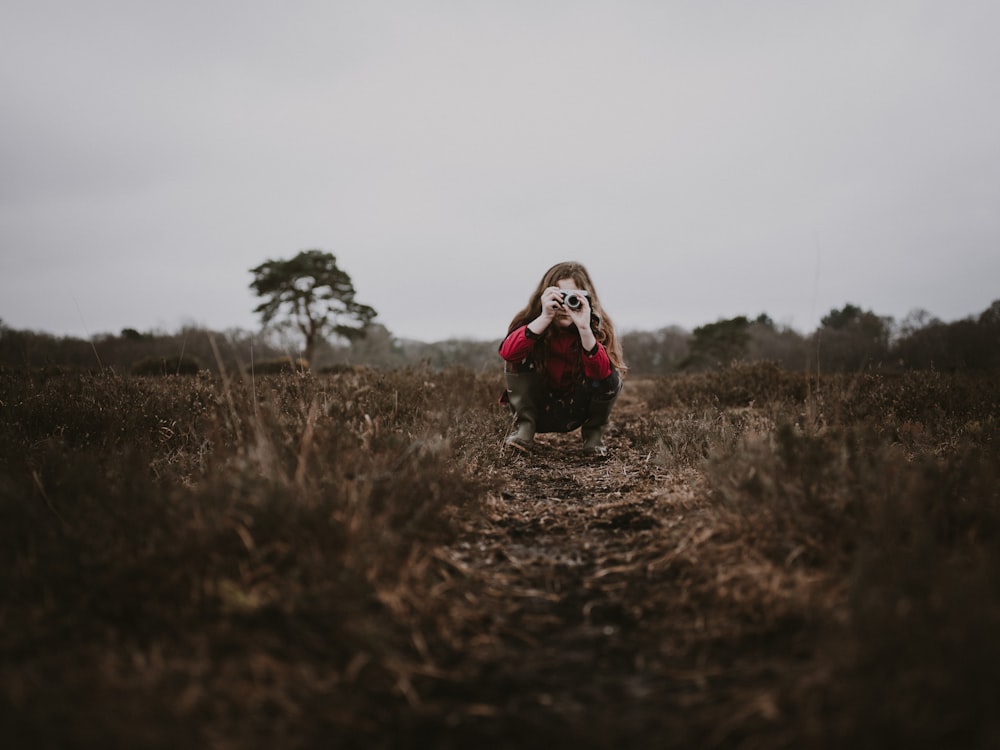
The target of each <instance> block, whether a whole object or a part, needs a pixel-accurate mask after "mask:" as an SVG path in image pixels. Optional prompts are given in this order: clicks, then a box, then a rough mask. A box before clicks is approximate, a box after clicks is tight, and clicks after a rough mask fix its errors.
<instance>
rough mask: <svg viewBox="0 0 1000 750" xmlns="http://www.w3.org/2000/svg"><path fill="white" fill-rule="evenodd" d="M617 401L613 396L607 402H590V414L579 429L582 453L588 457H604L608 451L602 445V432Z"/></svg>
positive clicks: (615, 396)
mask: <svg viewBox="0 0 1000 750" xmlns="http://www.w3.org/2000/svg"><path fill="white" fill-rule="evenodd" d="M617 400H618V395H617V394H615V395H614V396H613V397H612V398H611V399H609V400H607V401H598V400H596V399H595V400H593V401H591V402H590V414H589V415H588V416H587V421H585V422H584V423H583V427H582V428H581V429H580V435H581V437H582V438H583V452H584V453H586V454H587V455H588V456H606V455H608V449H607V448H606V447H605V445H604V431H605V430H606V429H607V427H608V420H609V419H610V417H611V407H613V406H614V404H615V401H617Z"/></svg>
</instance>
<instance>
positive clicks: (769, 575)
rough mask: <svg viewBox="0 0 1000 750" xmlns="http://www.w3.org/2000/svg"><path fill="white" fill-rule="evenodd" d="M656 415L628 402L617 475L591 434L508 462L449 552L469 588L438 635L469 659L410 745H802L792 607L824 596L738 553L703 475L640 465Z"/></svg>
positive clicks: (462, 587)
mask: <svg viewBox="0 0 1000 750" xmlns="http://www.w3.org/2000/svg"><path fill="white" fill-rule="evenodd" d="M644 409H645V405H644V403H643V401H642V398H641V393H639V394H636V393H634V392H631V393H630V391H629V390H626V391H625V392H624V393H623V395H622V396H621V398H620V399H619V402H618V404H617V406H616V410H615V415H614V417H613V418H614V421H613V424H612V427H611V429H610V430H609V434H608V435H607V436H606V443H607V445H608V448H609V455H608V456H607V457H605V458H598V459H595V458H593V457H588V456H585V455H584V454H583V453H582V451H581V450H580V447H579V441H580V438H579V434H578V433H576V434H570V435H561V434H546V435H539V436H538V437H537V438H536V447H535V450H534V451H533V452H531V453H530V454H521V453H514V452H513V451H511V453H509V454H508V455H507V461H508V463H507V476H506V477H505V479H504V488H503V491H502V493H501V494H500V496H499V497H498V498H496V500H495V501H493V502H492V503H491V505H490V507H489V509H488V513H487V514H486V520H485V522H481V523H476V524H474V525H471V526H469V527H468V528H467V529H466V531H465V533H464V534H463V536H462V538H461V539H460V540H459V541H458V543H456V544H454V545H451V546H450V547H448V548H446V549H445V550H444V551H443V552H442V559H443V561H445V562H446V563H447V566H450V567H451V568H452V569H453V571H454V579H453V580H451V581H446V582H445V583H444V584H443V586H442V591H441V593H442V596H445V597H447V599H448V604H447V607H448V610H449V615H448V616H447V618H446V619H447V620H448V621H449V622H444V623H442V622H438V623H437V625H436V629H437V630H438V631H439V632H442V633H448V632H452V644H451V646H450V648H451V649H461V650H462V651H463V652H464V658H462V659H461V660H460V661H459V662H458V663H457V664H455V665H454V671H453V672H452V673H451V674H450V675H449V676H448V677H447V678H446V679H442V680H431V681H430V682H429V684H427V685H425V686H423V688H422V689H420V690H415V691H414V695H413V704H414V709H415V712H416V714H417V715H418V716H419V715H421V714H422V715H424V716H425V717H426V719H427V722H426V723H425V724H424V725H423V726H422V727H419V726H418V727H411V729H416V730H417V731H418V732H419V731H420V730H423V731H426V732H428V733H430V734H432V735H434V737H433V740H432V739H431V737H430V736H427V737H426V740H427V742H428V743H429V744H433V745H434V746H454V747H462V746H469V743H475V744H477V745H479V746H492V747H521V748H523V747H543V746H544V747H553V746H556V747H702V748H704V747H722V746H725V747H732V746H747V747H750V746H766V747H777V746H783V745H784V744H785V743H786V741H788V742H790V741H791V739H792V738H791V737H783V732H784V731H785V730H784V729H783V727H784V726H785V723H786V719H787V716H786V715H785V710H786V708H785V706H783V705H782V703H783V701H785V702H787V699H786V694H787V690H788V688H787V686H788V685H789V680H791V681H792V682H798V681H799V680H798V675H800V674H803V675H805V674H808V673H809V671H810V669H812V666H811V665H810V654H809V653H808V649H806V648H804V647H803V646H802V644H801V642H800V641H801V639H800V637H799V636H800V634H801V632H802V631H803V628H804V625H805V623H804V621H803V617H802V615H801V613H800V611H799V609H798V608H797V606H795V605H794V604H792V603H793V602H795V601H800V600H801V597H802V596H805V595H806V594H807V593H808V590H809V589H810V587H814V586H815V584H816V583H817V582H816V581H815V580H808V579H804V578H801V577H800V578H796V577H794V576H793V575H792V574H790V573H787V572H783V571H780V570H776V569H775V568H774V567H773V566H770V565H768V564H767V563H766V561H765V560H763V559H761V558H760V557H759V556H757V555H755V554H754V553H753V552H752V550H750V549H748V548H747V547H746V546H745V545H743V544H741V542H740V539H739V536H738V533H736V532H735V531H732V530H731V526H732V524H729V523H727V522H726V520H725V519H723V518H720V516H719V514H718V510H717V509H714V508H713V506H712V505H711V504H710V503H709V502H708V497H707V496H708V491H707V489H706V488H705V486H704V481H703V478H702V477H701V475H700V473H699V471H698V470H697V469H695V468H688V469H684V470H673V471H668V470H666V469H665V468H663V467H662V466H658V465H657V463H656V461H655V457H654V456H651V455H642V454H640V453H639V451H638V450H637V449H636V448H635V446H634V442H633V440H632V435H631V433H630V430H634V429H635V425H637V424H639V422H640V419H639V418H640V415H641V413H642V411H643V410H644ZM615 425H619V426H620V427H616V426H615ZM630 426H631V427H630ZM508 450H510V449H508ZM459 643H460V644H461V645H460V646H459V645H457V644H459ZM432 650H433V649H432ZM442 720H443V721H442ZM416 736H418V737H419V736H420V735H419V734H418V735H416ZM798 736H799V738H801V734H799V735H798ZM483 743H485V745H484V744H483ZM418 744H420V743H418Z"/></svg>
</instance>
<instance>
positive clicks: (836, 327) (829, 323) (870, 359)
mask: <svg viewBox="0 0 1000 750" xmlns="http://www.w3.org/2000/svg"><path fill="white" fill-rule="evenodd" d="M892 325H893V320H892V318H891V317H883V316H879V315H876V314H875V313H874V312H872V311H871V310H862V309H861V308H860V307H858V306H857V305H852V304H847V305H844V307H843V308H841V309H840V310H837V309H833V310H831V311H830V312H829V313H828V314H827V315H825V316H824V317H823V318H822V319H821V320H820V328H819V329H818V330H817V331H816V333H815V336H817V337H819V360H820V366H821V367H822V368H823V369H824V370H835V371H850V370H861V369H864V368H865V367H871V366H872V365H876V364H879V363H881V362H882V361H883V360H884V359H885V358H886V357H887V355H888V352H889V334H890V332H891V331H892Z"/></svg>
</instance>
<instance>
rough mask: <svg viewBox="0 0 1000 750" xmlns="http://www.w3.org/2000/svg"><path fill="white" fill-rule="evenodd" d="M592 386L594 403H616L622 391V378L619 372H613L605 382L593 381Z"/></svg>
mask: <svg viewBox="0 0 1000 750" xmlns="http://www.w3.org/2000/svg"><path fill="white" fill-rule="evenodd" d="M590 385H591V399H592V400H593V401H614V400H615V399H616V398H618V394H619V393H621V390H622V376H621V373H619V372H618V371H617V370H612V371H611V374H610V375H608V377H606V378H604V380H593V381H591V383H590Z"/></svg>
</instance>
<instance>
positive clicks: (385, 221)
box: [0, 0, 1000, 341]
mask: <svg viewBox="0 0 1000 750" xmlns="http://www.w3.org/2000/svg"><path fill="white" fill-rule="evenodd" d="M998 28H1000V3H997V2H995V0H982V1H974V0H952V1H951V2H942V1H940V0H935V1H934V2H926V1H923V0H898V1H896V0H848V1H843V0H837V2H826V1H825V0H823V1H821V0H816V2H809V1H808V0H785V1H781V2H779V1H776V0H753V1H752V2H751V1H750V0H740V1H736V0H730V1H728V2H727V1H726V0H719V1H718V2H703V1H702V0H687V1H684V2H682V1H679V0H646V1H640V0H636V1H635V2H627V1H624V0H618V1H617V2H612V1H608V2H589V1H587V0H572V1H570V0H567V1H566V2H559V1H553V0H529V1H525V2H520V1H518V0H497V1H495V2H477V1H476V0H428V1H425V2H420V1H419V0H399V1H396V2H380V1H378V0H357V1H354V2H346V1H343V2H341V1H338V0H317V1H316V2H296V1H295V0H288V1H285V2H277V0H275V1H274V2H260V1H259V0H231V1H221V0H199V1H198V2H192V1H191V0H171V1H170V2H162V1H161V0H3V2H2V3H0V96H2V102H3V104H2V115H0V254H2V255H0V319H2V320H3V321H4V323H5V324H6V325H8V326H10V327H12V328H18V329H34V330H41V331H48V332H51V333H56V334H60V335H64V334H65V335H80V336H86V335H94V334H97V333H104V332H111V333H117V332H119V331H120V330H121V329H122V328H125V327H131V328H137V329H139V330H142V331H147V330H163V331H171V332H172V331H175V330H177V329H179V328H180V327H181V326H182V325H188V324H194V325H200V326H204V327H209V328H212V329H216V330H225V329H228V328H235V327H239V328H245V329H255V328H257V326H258V321H257V319H256V318H255V316H254V315H253V312H252V311H253V308H254V306H255V304H256V300H255V298H254V297H253V294H252V292H251V291H250V289H249V286H248V285H249V283H250V281H251V278H252V277H251V275H250V273H249V269H250V268H251V267H253V266H255V265H258V264H259V263H261V262H263V261H265V260H267V259H278V258H288V257H291V256H293V255H295V254H296V253H297V252H299V251H300V250H305V249H311V248H317V249H321V250H325V251H329V252H332V253H334V254H335V255H336V257H337V259H338V262H339V264H340V265H341V267H342V268H343V269H344V270H346V271H347V272H348V273H349V274H350V275H351V277H352V279H353V280H354V283H355V286H356V288H357V292H358V297H357V298H358V301H360V302H363V303H366V304H369V305H371V306H373V307H375V308H376V310H378V312H379V318H378V320H379V322H381V323H382V324H383V325H385V326H386V327H387V328H388V329H389V330H390V331H392V332H393V333H394V334H395V335H396V336H399V337H405V338H416V339H421V340H424V341H436V340H440V339H445V338H449V337H464V338H477V339H494V338H500V337H502V335H503V333H504V332H505V331H506V326H507V323H508V322H509V320H510V318H511V316H512V315H513V313H514V312H516V311H517V310H518V309H519V308H520V307H522V306H523V305H524V303H525V302H526V301H527V298H528V296H529V295H530V293H531V291H532V290H533V288H534V286H535V285H536V283H537V282H538V280H539V278H540V277H541V275H542V273H543V272H544V271H545V270H546V269H547V268H548V267H549V266H550V265H551V264H552V263H555V262H557V261H561V260H570V259H573V260H579V261H581V262H583V263H584V264H586V265H587V266H588V268H589V269H590V271H591V273H592V275H593V277H594V279H595V282H596V285H597V288H598V292H599V293H600V295H601V297H602V301H603V302H604V306H605V308H606V309H607V311H608V314H609V315H610V316H611V317H612V318H613V319H614V320H615V321H616V323H617V324H618V326H619V328H620V329H624V330H655V329H658V328H662V327H664V326H668V325H680V326H683V327H685V328H688V329H691V328H693V327H696V326H698V325H702V324H705V323H710V322H714V321H716V320H719V319H721V318H729V317H733V316H736V315H747V316H750V317H755V316H756V315H758V314H760V313H762V312H766V313H767V314H769V315H770V316H771V317H772V318H773V319H774V320H775V321H777V322H778V323H781V324H785V325H790V326H792V327H794V328H796V329H798V330H799V331H801V332H811V331H812V330H814V329H815V327H816V326H817V324H818V320H819V318H820V317H822V316H823V315H824V314H826V313H827V312H829V311H830V310H831V309H832V308H835V307H836V308H839V307H842V306H843V305H844V304H846V303H849V302H850V303H853V304H857V305H859V306H861V307H862V308H864V309H871V310H874V311H875V312H876V313H879V314H881V315H892V316H894V317H896V319H897V320H900V319H902V318H903V317H905V316H906V315H907V313H909V312H910V311H911V310H913V309H915V308H923V309H926V310H928V311H930V312H931V313H932V314H933V315H935V316H937V317H939V318H941V319H943V320H946V321H950V320H956V319H960V318H964V317H967V316H969V315H975V314H978V313H979V312H981V311H982V310H984V309H985V308H986V307H988V306H989V305H990V303H991V302H992V301H993V300H995V299H1000V139H998V136H997V134H998V133H1000V97H998V96H997V85H998V83H997V82H998V74H1000V44H997V29H998Z"/></svg>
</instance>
